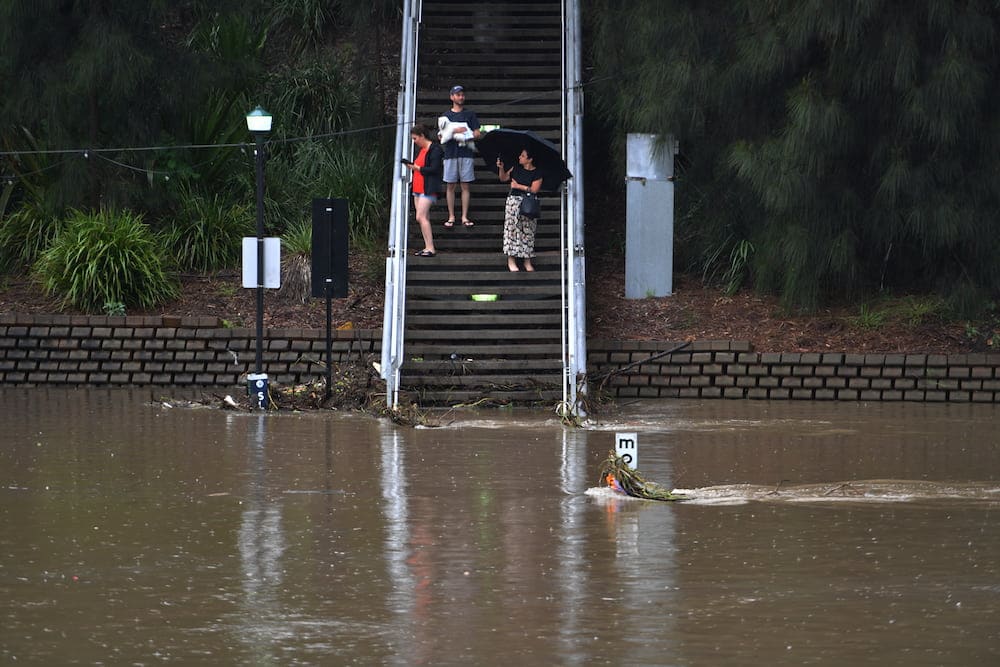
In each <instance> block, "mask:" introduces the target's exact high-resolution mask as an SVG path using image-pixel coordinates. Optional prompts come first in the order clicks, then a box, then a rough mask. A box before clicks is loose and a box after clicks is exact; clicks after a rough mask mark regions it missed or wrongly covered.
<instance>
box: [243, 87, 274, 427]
mask: <svg viewBox="0 0 1000 667" xmlns="http://www.w3.org/2000/svg"><path fill="white" fill-rule="evenodd" d="M247 129H248V130H250V133H251V134H253V138H254V158H255V160H254V161H255V163H256V168H257V351H256V356H255V359H254V376H255V377H256V378H258V380H257V381H258V382H260V381H261V379H262V380H263V382H262V383H261V384H259V385H258V388H261V387H262V388H263V391H258V392H257V393H256V396H257V407H258V408H261V409H267V406H268V398H267V376H266V375H264V374H263V365H264V361H263V358H264V352H263V349H264V348H263V345H264V141H265V140H266V139H267V135H268V133H269V132H270V131H271V114H269V113H268V112H266V111H264V109H263V108H261V107H260V106H258V107H257V108H256V109H254V110H253V111H251V112H250V113H248V114H247ZM251 384H252V383H251ZM253 395H254V392H253V388H252V387H251V396H253Z"/></svg>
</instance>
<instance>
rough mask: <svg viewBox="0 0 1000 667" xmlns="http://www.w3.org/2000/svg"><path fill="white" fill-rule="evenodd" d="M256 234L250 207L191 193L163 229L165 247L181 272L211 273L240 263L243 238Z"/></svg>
mask: <svg viewBox="0 0 1000 667" xmlns="http://www.w3.org/2000/svg"><path fill="white" fill-rule="evenodd" d="M255 233H256V230H255V225H254V217H253V213H252V212H251V210H250V205H249V204H246V205H240V204H231V203H229V202H227V201H226V200H225V199H224V198H222V197H220V196H219V195H218V194H215V195H211V196H207V195H202V194H199V193H196V192H192V191H190V190H188V191H186V192H184V193H183V195H182V196H181V205H180V207H179V209H178V211H177V214H176V217H175V218H174V219H173V220H172V221H171V222H170V223H169V224H168V225H167V227H166V229H165V230H164V234H165V241H166V246H167V248H168V249H169V252H170V253H171V256H172V257H173V258H174V261H175V262H176V263H177V266H178V267H179V268H181V269H185V270H192V271H202V272H204V271H213V270H216V269H228V268H232V267H235V266H237V265H238V264H239V261H240V256H241V243H242V239H243V237H244V236H254V234H255Z"/></svg>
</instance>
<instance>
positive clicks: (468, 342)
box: [400, 0, 564, 405]
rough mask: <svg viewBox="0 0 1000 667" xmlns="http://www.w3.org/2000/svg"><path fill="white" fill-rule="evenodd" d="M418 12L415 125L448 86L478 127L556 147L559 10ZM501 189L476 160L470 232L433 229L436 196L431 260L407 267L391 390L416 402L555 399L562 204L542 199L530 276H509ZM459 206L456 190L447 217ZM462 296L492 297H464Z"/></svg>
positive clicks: (441, 215)
mask: <svg viewBox="0 0 1000 667" xmlns="http://www.w3.org/2000/svg"><path fill="white" fill-rule="evenodd" d="M421 16H422V21H421V28H420V33H419V56H418V69H417V101H416V120H418V121H422V122H424V123H427V124H429V125H431V126H434V127H436V120H437V117H438V116H439V115H441V113H442V112H443V111H444V110H445V109H447V108H448V107H449V106H450V104H451V103H450V101H449V99H448V91H449V89H450V88H451V86H453V85H455V84H459V83H460V84H462V85H463V86H465V88H466V103H467V107H468V108H470V109H472V110H474V111H475V112H476V113H477V114H478V116H479V120H480V122H481V123H483V124H497V125H500V126H502V127H506V128H511V129H519V130H533V131H535V132H537V133H538V134H539V135H541V136H542V137H544V138H546V139H548V140H549V141H552V142H553V143H555V144H557V145H558V144H559V143H560V139H561V123H562V108H561V105H562V94H561V91H560V89H561V86H562V83H561V67H562V65H561V63H562V48H563V47H562V15H561V3H560V2H491V3H483V2H464V1H458V0H425V2H424V3H423V8H422V15H421ZM508 190H509V186H508V185H505V184H502V183H500V182H499V180H498V179H497V175H496V169H495V168H494V167H493V165H489V166H487V165H484V164H483V163H482V161H481V160H480V159H479V158H477V160H476V183H475V184H473V186H472V208H471V210H470V213H469V215H470V217H471V218H472V219H473V220H474V221H475V223H476V225H475V227H463V226H462V225H461V224H456V226H455V227H454V228H450V229H449V228H445V227H444V226H443V225H442V224H441V223H443V222H444V220H446V219H447V207H446V205H445V202H444V199H443V198H442V199H441V201H439V202H438V204H436V205H435V207H434V209H433V210H432V212H431V219H432V221H433V223H434V242H435V246H436V247H437V249H438V255H437V257H433V258H423V257H410V258H408V260H407V272H406V328H405V356H406V360H405V361H404V363H403V366H402V369H401V376H400V388H401V389H402V390H404V391H407V392H410V393H412V394H415V395H416V398H417V400H418V402H419V403H420V404H421V405H433V404H455V403H470V402H476V401H480V400H483V399H486V400H490V401H497V402H510V401H516V402H535V401H540V402H551V401H555V400H558V399H560V398H561V397H562V372H563V363H562V356H561V355H562V343H561V341H562V336H563V327H564V322H563V320H564V305H563V298H562V297H563V278H562V275H563V273H562V270H561V262H560V259H561V252H560V229H561V218H562V199H561V196H560V195H559V194H556V193H551V194H548V195H546V196H543V198H542V217H541V219H540V221H539V225H538V232H537V236H536V242H535V251H536V253H537V254H538V257H537V258H536V259H535V260H534V265H535V269H536V270H535V271H534V272H533V273H527V272H523V271H522V272H519V273H511V272H509V271H507V266H506V257H505V256H504V255H503V254H502V253H501V243H502V236H503V208H504V201H505V199H506V196H507V192H508ZM460 206H461V203H460V190H459V191H456V216H457V217H460ZM409 233H410V237H409V245H410V247H411V248H421V247H423V245H422V242H421V241H420V235H419V229H418V227H417V225H416V223H415V222H414V221H412V217H411V224H410V232H409ZM472 294H496V295H497V296H498V299H497V300H496V301H488V302H483V301H473V300H472V299H471V298H470V295H472Z"/></svg>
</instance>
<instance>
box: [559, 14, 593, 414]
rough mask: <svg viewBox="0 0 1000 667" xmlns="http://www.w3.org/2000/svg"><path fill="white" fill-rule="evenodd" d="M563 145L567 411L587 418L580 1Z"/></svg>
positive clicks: (569, 33)
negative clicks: (567, 174) (566, 175)
mask: <svg viewBox="0 0 1000 667" xmlns="http://www.w3.org/2000/svg"><path fill="white" fill-rule="evenodd" d="M562 12H563V35H564V37H563V58H562V60H563V66H562V73H563V77H562V91H563V94H562V98H563V104H562V112H563V118H562V128H563V135H562V139H563V141H562V145H563V147H564V149H563V150H564V155H565V157H566V161H567V166H568V167H569V170H570V172H571V173H572V174H573V178H571V179H570V180H569V181H567V183H566V192H565V195H564V199H565V201H566V224H565V225H564V226H563V231H562V237H563V238H562V242H561V243H562V248H561V250H562V253H561V255H562V262H563V266H564V271H565V278H564V283H563V285H564V288H563V291H564V294H565V295H566V296H565V298H564V302H565V307H564V317H565V318H566V325H565V326H564V327H563V330H564V336H563V338H564V343H563V368H564V373H563V401H564V403H563V405H564V407H565V408H567V409H568V410H569V412H570V413H571V414H573V415H576V416H578V417H582V416H585V410H584V408H583V403H582V401H581V400H580V398H581V397H580V394H586V392H587V385H586V371H587V320H586V297H587V291H586V266H585V264H584V234H583V158H582V154H583V88H582V85H581V84H582V66H581V59H580V50H581V39H582V28H581V25H582V24H581V21H580V5H579V0H563V7H562Z"/></svg>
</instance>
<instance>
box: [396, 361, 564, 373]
mask: <svg viewBox="0 0 1000 667" xmlns="http://www.w3.org/2000/svg"><path fill="white" fill-rule="evenodd" d="M561 370H562V362H561V361H560V360H559V359H551V360H539V359H461V358H459V359H438V360H423V361H407V362H406V363H404V364H403V371H404V372H407V371H414V372H416V373H418V374H425V373H426V374H430V373H439V374H442V373H444V374H446V373H451V374H456V375H458V374H462V375H475V374H483V375H488V374H489V373H491V372H503V373H511V372H514V371H529V372H535V371H552V372H558V371H561Z"/></svg>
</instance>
